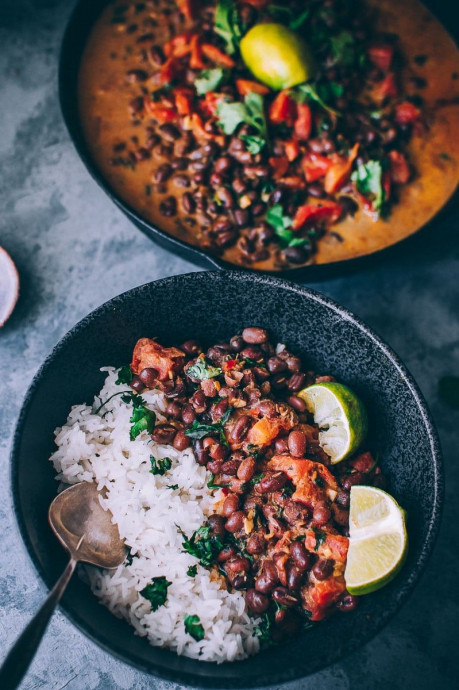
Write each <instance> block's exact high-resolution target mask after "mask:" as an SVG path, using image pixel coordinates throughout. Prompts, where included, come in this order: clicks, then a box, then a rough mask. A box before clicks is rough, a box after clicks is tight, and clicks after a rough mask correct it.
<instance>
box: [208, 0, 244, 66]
mask: <svg viewBox="0 0 459 690" xmlns="http://www.w3.org/2000/svg"><path fill="white" fill-rule="evenodd" d="M214 31H215V33H216V34H218V35H219V36H220V38H221V39H223V41H224V42H225V49H226V52H227V53H228V54H229V55H233V53H235V52H236V50H237V49H238V47H239V41H240V40H241V38H242V27H241V24H240V18H239V12H238V10H237V7H236V3H235V2H234V0H218V4H217V7H216V8H215V27H214Z"/></svg>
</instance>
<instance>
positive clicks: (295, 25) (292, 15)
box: [266, 5, 311, 31]
mask: <svg viewBox="0 0 459 690" xmlns="http://www.w3.org/2000/svg"><path fill="white" fill-rule="evenodd" d="M266 10H267V11H268V13H269V14H270V15H271V17H272V18H273V19H275V20H276V21H278V22H281V23H282V24H286V25H287V26H288V27H289V28H290V29H292V31H296V30H297V29H299V28H300V27H301V26H302V25H303V24H304V22H305V21H306V20H307V19H308V17H309V15H310V14H311V8H310V7H308V8H307V9H306V10H304V12H301V14H300V15H299V16H297V13H296V12H294V11H293V10H292V9H291V8H290V7H282V5H270V6H269V7H267V8H266Z"/></svg>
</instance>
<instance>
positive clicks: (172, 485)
mask: <svg viewBox="0 0 459 690" xmlns="http://www.w3.org/2000/svg"><path fill="white" fill-rule="evenodd" d="M167 488H168V489H172V491H175V490H176V489H178V484H168V485H167Z"/></svg>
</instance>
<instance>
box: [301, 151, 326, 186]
mask: <svg viewBox="0 0 459 690" xmlns="http://www.w3.org/2000/svg"><path fill="white" fill-rule="evenodd" d="M302 165H303V171H304V176H305V178H306V182H315V181H316V180H319V179H320V178H321V177H324V176H325V175H326V173H327V172H328V170H329V168H330V165H331V161H330V159H329V158H326V156H320V155H319V154H318V153H307V154H306V155H305V156H304V157H303V163H302Z"/></svg>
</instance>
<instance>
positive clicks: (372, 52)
mask: <svg viewBox="0 0 459 690" xmlns="http://www.w3.org/2000/svg"><path fill="white" fill-rule="evenodd" d="M367 52H368V58H369V60H370V62H372V63H373V65H375V66H376V67H379V69H381V70H382V71H383V72H388V71H389V69H390V66H391V63H392V58H393V57H394V47H393V46H391V45H390V44H389V43H374V44H373V45H372V46H370V47H369V48H368V51H367Z"/></svg>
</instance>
